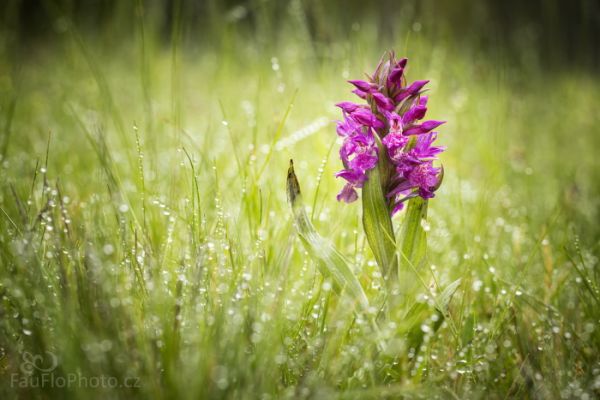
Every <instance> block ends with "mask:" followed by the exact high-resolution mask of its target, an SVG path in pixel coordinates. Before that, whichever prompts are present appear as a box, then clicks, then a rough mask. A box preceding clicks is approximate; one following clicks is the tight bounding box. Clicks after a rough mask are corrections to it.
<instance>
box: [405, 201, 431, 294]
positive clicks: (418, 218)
mask: <svg viewBox="0 0 600 400" xmlns="http://www.w3.org/2000/svg"><path fill="white" fill-rule="evenodd" d="M426 218H427V200H424V199H422V198H421V197H414V198H412V199H410V200H409V201H408V207H407V209H406V215H405V216H404V221H403V225H402V228H401V229H402V231H401V233H400V237H399V238H398V239H399V240H398V251H399V253H400V274H399V277H400V280H401V282H400V287H401V288H403V289H404V290H403V291H404V293H405V294H406V292H407V289H408V288H409V287H410V283H409V282H411V281H413V280H412V279H409V277H410V276H411V273H410V271H412V272H413V273H416V272H417V271H418V270H419V269H420V268H421V267H422V265H423V264H424V263H425V259H426V255H427V254H426V253H427V235H426V233H425V229H423V226H422V223H423V221H425V219H426Z"/></svg>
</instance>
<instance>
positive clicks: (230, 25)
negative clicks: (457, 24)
mask: <svg viewBox="0 0 600 400" xmlns="http://www.w3.org/2000/svg"><path fill="white" fill-rule="evenodd" d="M290 4H291V6H290V11H289V13H288V14H289V15H288V14H286V15H288V17H287V18H288V19H287V20H286V21H288V23H287V24H285V28H281V29H280V30H279V31H278V32H277V33H276V34H274V33H273V31H271V30H268V29H267V28H269V27H270V25H269V24H267V23H266V22H265V21H267V22H268V21H269V20H268V18H267V19H265V21H263V22H265V23H264V24H261V25H259V26H261V27H265V28H264V31H261V30H260V29H258V30H257V31H256V32H252V33H248V31H247V30H244V29H241V28H240V29H238V28H236V25H235V20H236V18H243V16H242V17H240V15H241V13H242V11H240V10H241V9H236V8H234V9H233V10H231V11H230V12H229V14H226V15H225V16H224V17H223V19H222V24H219V23H218V21H215V22H214V23H215V25H217V26H215V27H209V28H207V32H209V33H208V34H210V35H211V36H210V40H207V39H206V38H203V37H202V33H197V32H196V31H193V30H190V28H189V26H187V25H185V24H179V23H178V22H177V20H175V23H173V24H172V26H170V27H168V29H167V28H164V27H163V28H161V29H162V30H161V29H159V27H158V26H156V24H153V22H152V19H151V18H148V19H144V18H142V17H140V16H139V15H138V16H136V17H132V18H131V20H130V21H128V22H126V23H129V24H131V26H132V28H131V34H128V35H120V34H119V33H118V30H117V31H112V28H111V26H110V25H108V26H105V27H104V29H101V30H96V31H92V32H90V31H89V30H86V29H85V27H82V26H80V25H78V24H75V23H71V22H70V20H69V19H68V18H64V17H61V18H57V20H56V21H55V22H54V25H55V31H56V33H55V34H54V35H53V36H51V37H49V38H38V39H36V42H35V44H33V43H31V42H27V43H16V44H15V41H14V38H13V39H11V36H10V35H9V33H7V32H8V31H4V33H3V34H2V35H1V36H0V39H2V41H1V46H0V48H1V52H2V54H1V57H0V157H1V159H0V397H1V398H3V399H13V398H15V399H16V398H26V399H29V398H44V399H45V398H61V399H70V398H73V399H75V398H223V399H280V398H305V399H329V398H340V399H368V398H373V399H379V398H407V399H410V398H427V399H429V398H440V399H452V398H454V399H463V398H486V399H487V398H491V399H505V398H531V399H537V398H540V399H547V398H569V399H570V398H579V399H592V398H597V397H598V396H600V356H599V350H600V328H599V322H600V289H599V285H600V282H599V278H600V276H599V275H600V268H599V259H598V256H599V254H600V252H599V246H600V225H599V224H598V222H599V221H600V213H599V210H600V204H599V202H600V197H599V196H600V157H599V156H598V155H597V154H596V152H597V151H598V149H599V148H600V128H599V126H600V113H599V112H598V105H600V78H599V77H598V75H597V74H596V75H594V74H593V73H591V72H590V71H588V70H587V69H585V68H578V67H576V66H573V67H569V65H563V66H562V67H560V68H559V67H547V66H546V64H545V60H544V59H543V58H540V57H538V55H537V53H536V52H535V51H534V50H535V49H534V48H532V47H531V46H533V45H532V44H530V43H529V44H528V42H527V41H525V40H524V41H523V42H522V43H521V44H522V46H523V47H522V48H521V49H516V50H515V49H508V48H504V47H502V46H497V47H494V48H493V49H492V50H488V51H483V50H481V49H480V48H477V47H470V46H468V45H465V44H464V42H460V41H455V40H452V39H451V38H448V39H444V38H443V36H439V35H438V36H436V37H435V40H434V38H432V37H430V36H428V35H427V29H428V27H429V26H432V25H433V24H434V22H433V21H427V20H421V21H420V22H418V23H413V22H411V21H409V20H407V21H403V23H402V24H399V26H397V27H395V28H394V30H393V31H392V32H391V33H389V34H388V35H386V36H382V35H381V32H380V31H379V30H378V29H377V26H376V22H374V21H372V20H370V19H368V18H365V19H364V20H362V21H360V23H359V22H354V23H348V26H349V27H348V29H346V30H345V31H344V32H346V33H345V34H339V32H338V31H339V29H341V28H339V29H338V30H336V27H338V26H337V25H333V27H331V29H330V30H329V31H328V32H333V33H330V36H329V37H327V39H326V40H325V39H322V38H321V39H320V40H315V39H314V32H312V31H311V27H310V26H309V25H307V23H306V21H305V19H304V17H305V15H304V14H302V12H301V10H298V9H296V8H294V4H300V2H291V3H290ZM236 10H237V11H236ZM265 18H266V17H265ZM125 21H127V19H126V18H125ZM232 21H233V22H232ZM409 22H410V23H409ZM219 25H222V26H219ZM325 25H326V24H325ZM115 29H116V28H115ZM165 29H167V34H165V33H164V32H163V31H164V30H165ZM215 32H218V34H216V33H215ZM388 49H394V50H395V51H396V53H397V54H398V55H401V56H407V57H408V58H409V68H408V71H407V74H408V78H409V79H410V80H416V79H430V80H431V83H430V91H429V93H428V94H429V96H430V102H429V105H430V111H429V114H428V116H429V117H430V118H433V119H441V120H446V121H448V122H447V124H445V125H443V126H442V127H440V128H439V133H440V134H439V138H440V139H439V141H440V142H441V144H443V145H445V146H447V150H446V152H445V153H443V155H442V156H441V160H442V162H443V165H444V168H445V178H444V183H443V185H442V186H441V188H440V189H439V191H438V192H437V193H436V197H435V198H434V199H432V200H431V201H430V202H429V216H428V219H427V222H426V223H424V229H425V231H427V238H428V262H427V264H428V265H427V267H426V268H422V269H420V270H412V271H405V274H404V275H405V277H406V279H407V282H408V283H409V286H410V296H409V298H408V300H407V301H405V302H403V303H402V304H401V305H400V309H399V310H397V312H396V318H392V319H386V318H379V319H378V321H377V323H378V328H377V329H375V328H374V327H373V325H372V324H370V323H369V322H368V321H369V319H368V317H366V316H365V315H364V313H362V312H360V311H357V310H356V308H355V306H354V302H353V299H352V298H351V297H350V296H348V295H347V294H344V293H342V294H338V293H336V292H335V291H334V290H333V289H332V285H331V283H330V282H329V281H327V280H324V279H323V277H322V276H321V274H320V273H319V270H318V269H317V268H316V264H315V262H314V260H312V259H311V258H310V256H309V255H308V253H307V252H306V251H305V249H304V247H303V246H302V243H301V242H300V240H299V239H298V237H297V234H296V231H295V229H294V224H293V220H292V215H291V211H290V207H289V204H288V203H287V200H286V171H287V168H288V163H289V160H290V159H293V160H294V165H295V167H296V174H297V175H298V179H299V182H300V185H301V187H302V192H303V196H304V201H305V203H306V206H307V210H308V214H309V216H310V217H311V218H312V220H313V223H314V224H315V227H316V228H317V230H318V231H319V233H320V234H321V235H323V236H324V237H326V238H328V239H329V240H331V241H332V242H333V243H334V244H335V245H336V247H337V248H338V249H339V250H340V251H341V252H342V253H343V254H344V255H345V256H346V257H347V258H348V260H350V264H351V266H352V267H353V269H354V271H355V274H356V276H357V277H358V278H359V280H360V282H361V284H362V286H363V288H364V290H365V291H366V292H367V295H368V297H369V299H370V301H371V304H372V305H373V308H374V310H373V313H376V309H377V308H380V307H382V304H383V301H384V300H383V298H382V287H383V286H384V282H383V280H382V277H381V273H380V271H379V269H378V267H377V265H376V263H375V261H374V258H373V255H372V254H371V251H370V250H369V247H368V244H367V243H366V240H365V236H364V233H363V231H362V225H361V207H360V202H356V203H353V204H350V205H346V204H343V203H338V202H337V201H336V199H335V195H336V193H337V192H338V191H339V190H340V189H341V187H342V184H343V183H342V181H341V180H339V179H336V178H335V177H334V176H333V175H334V173H335V172H336V171H337V170H339V169H340V168H341V162H340V160H339V157H338V148H339V142H336V138H337V136H336V133H335V123H334V121H335V120H336V119H339V118H340V117H341V113H340V112H339V110H338V109H336V108H335V107H334V105H333V104H334V103H336V102H339V101H342V100H352V94H351V93H350V90H351V86H350V85H349V84H348V83H346V80H348V79H360V78H361V77H362V76H363V73H364V72H371V71H372V69H373V68H374V67H375V65H376V63H377V61H378V60H379V58H380V56H381V55H382V54H383V52H384V51H386V50H388ZM402 219H403V214H402V213H400V214H399V215H397V216H396V217H394V223H395V224H396V227H399V226H400V224H401V222H402ZM459 278H460V284H459V286H458V288H457V289H456V291H455V292H454V294H453V296H452V297H451V299H450V302H449V308H448V314H447V315H446V316H445V317H443V318H442V319H440V318H441V317H440V315H439V314H438V313H436V310H435V308H434V304H433V302H432V298H433V296H434V294H435V293H439V292H441V291H442V290H443V289H444V288H445V287H447V285H449V284H450V283H452V282H455V281H457V279H459ZM415 307H417V308H415ZM415 309H418V310H419V312H418V313H413V312H412V311H411V310H415ZM434 327H435V329H434ZM36 356H39V358H31V357H36ZM100 377H104V378H105V379H107V381H106V382H105V383H103V384H98V385H95V384H94V383H97V382H96V381H97V380H98V379H99V378H100ZM59 378H63V379H66V380H67V383H66V384H65V385H61V384H60V383H61V382H62V381H61V380H60V379H59ZM71 378H73V379H74V381H73V382H69V379H71ZM93 378H96V380H94V379H93ZM44 379H47V381H46V384H43V383H40V382H42V381H43V380H44ZM36 382H37V384H36ZM48 382H52V383H53V384H50V383H48ZM63 383H64V382H63Z"/></svg>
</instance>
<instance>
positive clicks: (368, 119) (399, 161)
mask: <svg viewBox="0 0 600 400" xmlns="http://www.w3.org/2000/svg"><path fill="white" fill-rule="evenodd" d="M407 63H408V60H407V59H406V58H402V59H400V60H396V59H395V56H394V54H393V53H390V54H389V57H387V58H385V57H384V59H382V60H381V61H380V62H379V64H378V65H377V68H376V69H375V72H374V73H373V75H371V76H369V77H368V80H366V81H364V80H351V81H349V83H351V84H352V85H354V87H355V89H354V90H353V93H354V94H356V95H357V96H358V97H360V98H361V99H364V100H366V102H367V104H364V105H361V104H355V103H351V102H341V103H338V104H336V106H338V107H339V108H341V109H342V111H343V113H344V120H343V121H338V126H337V132H338V134H339V135H340V136H341V137H343V138H344V142H343V144H342V147H341V148H340V158H341V159H342V163H343V164H344V169H343V170H342V171H340V172H338V173H337V174H336V177H338V178H342V179H344V180H345V181H346V182H347V183H346V185H345V186H344V188H343V189H342V191H341V192H340V193H339V194H338V195H337V199H338V200H339V201H344V202H347V203H351V202H353V201H356V200H357V199H358V193H357V191H356V189H360V188H362V187H363V184H364V183H365V182H366V181H367V179H368V171H369V170H371V169H373V168H375V167H376V166H377V164H378V163H380V162H386V163H391V164H392V167H393V171H394V174H392V175H393V176H391V177H389V178H388V179H387V180H388V181H387V182H382V184H383V186H384V188H385V190H386V192H387V196H386V197H387V199H388V204H389V207H390V212H391V213H392V215H393V214H395V213H396V212H398V211H400V210H401V209H402V208H403V207H404V203H405V202H406V201H407V200H409V199H411V198H414V197H416V196H420V197H422V198H424V199H429V198H432V197H434V196H435V191H436V190H437V189H438V188H439V186H440V184H441V180H442V177H443V168H441V167H435V166H434V162H435V161H436V160H437V157H438V155H439V154H440V153H441V152H443V151H444V147H440V146H434V145H433V142H434V141H435V140H436V139H437V133H436V132H433V130H434V129H436V128H437V127H439V126H440V125H442V124H443V123H444V121H437V120H428V121H424V122H419V121H421V120H422V119H423V118H424V117H425V114H426V113H427V101H428V97H427V96H424V95H422V93H423V88H424V87H425V85H426V84H427V83H428V82H429V81H427V80H418V81H414V82H413V83H411V84H410V85H407V83H406V77H405V72H406V66H407ZM375 135H377V137H378V138H379V139H380V141H381V145H382V146H383V149H384V150H385V151H386V153H387V157H381V154H379V149H378V145H377V142H378V141H377V140H376V136H375Z"/></svg>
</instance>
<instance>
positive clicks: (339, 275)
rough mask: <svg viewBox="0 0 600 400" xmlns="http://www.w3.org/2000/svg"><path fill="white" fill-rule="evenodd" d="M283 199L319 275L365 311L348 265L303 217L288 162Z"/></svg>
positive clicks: (359, 288) (366, 304) (363, 299)
mask: <svg viewBox="0 0 600 400" xmlns="http://www.w3.org/2000/svg"><path fill="white" fill-rule="evenodd" d="M287 196H288V201H289V203H290V205H291V207H292V212H293V215H294V221H295V224H296V230H297V232H298V236H299V237H300V240H301V241H302V244H303V245H304V248H305V249H306V251H308V253H309V254H310V256H311V257H312V258H313V259H314V260H315V261H316V262H317V265H318V267H319V271H320V272H321V274H322V275H323V276H324V277H325V278H330V279H331V280H332V281H333V285H334V288H335V289H336V291H337V292H338V293H341V292H342V291H343V290H345V291H346V292H347V293H348V294H349V295H350V296H352V297H353V298H354V299H355V300H356V301H358V302H359V303H360V305H361V307H362V308H363V309H364V310H365V311H368V310H369V301H368V299H367V296H366V294H365V292H364V290H363V288H362V286H361V284H360V282H359V281H358V279H357V278H356V276H355V275H354V273H353V272H352V269H351V268H350V266H349V264H348V262H347V261H346V260H345V259H344V257H343V256H342V254H340V252H339V251H337V250H336V249H335V247H333V245H332V244H331V242H329V241H328V240H327V239H325V238H323V237H322V236H320V235H319V234H318V233H317V231H316V230H315V227H314V226H313V224H312V222H311V221H310V219H309V217H308V215H307V214H306V210H305V208H304V204H303V202H302V194H301V193H300V185H299V183H298V178H296V174H295V172H294V163H293V161H292V160H290V167H289V169H288V175H287Z"/></svg>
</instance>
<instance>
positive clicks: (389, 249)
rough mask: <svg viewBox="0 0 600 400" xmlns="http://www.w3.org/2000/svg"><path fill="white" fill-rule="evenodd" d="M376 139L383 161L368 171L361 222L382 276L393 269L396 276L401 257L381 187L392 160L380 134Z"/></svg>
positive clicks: (392, 272)
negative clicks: (397, 253)
mask: <svg viewBox="0 0 600 400" xmlns="http://www.w3.org/2000/svg"><path fill="white" fill-rule="evenodd" d="M376 139H377V142H378V146H379V150H380V151H379V153H380V162H379V163H378V165H377V166H376V167H375V168H373V169H372V170H370V171H368V172H367V176H368V179H367V181H366V182H365V183H364V185H363V188H362V202H363V215H362V222H363V229H364V231H365V235H366V236H367V242H368V243H369V246H370V247H371V251H372V252H373V255H374V256H375V261H377V264H378V265H379V268H381V272H382V273H383V276H386V277H387V276H388V275H389V274H390V273H391V274H392V276H394V277H395V274H396V272H397V268H398V261H397V257H396V244H395V239H394V227H393V225H392V219H391V216H390V209H389V206H388V204H387V201H386V197H385V193H384V190H383V187H382V182H383V181H385V180H387V176H388V175H389V169H390V166H391V164H390V163H389V162H388V161H387V159H386V154H385V149H383V147H382V146H381V142H380V141H379V140H378V139H379V138H376ZM394 279H395V278H394Z"/></svg>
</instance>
